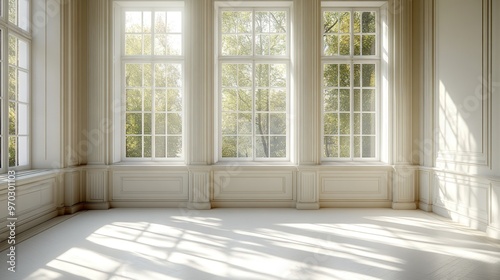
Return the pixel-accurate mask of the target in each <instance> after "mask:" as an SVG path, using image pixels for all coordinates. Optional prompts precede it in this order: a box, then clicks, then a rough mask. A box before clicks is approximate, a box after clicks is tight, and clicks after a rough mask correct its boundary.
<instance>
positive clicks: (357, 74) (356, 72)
mask: <svg viewBox="0 0 500 280" xmlns="http://www.w3.org/2000/svg"><path fill="white" fill-rule="evenodd" d="M360 81H361V65H360V64H354V86H355V87H359V86H360V84H361V82H360Z"/></svg>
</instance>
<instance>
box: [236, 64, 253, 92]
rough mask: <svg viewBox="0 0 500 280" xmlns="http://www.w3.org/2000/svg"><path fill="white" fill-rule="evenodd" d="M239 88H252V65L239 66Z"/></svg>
mask: <svg viewBox="0 0 500 280" xmlns="http://www.w3.org/2000/svg"><path fill="white" fill-rule="evenodd" d="M238 86H239V87H251V86H252V65H251V64H238Z"/></svg>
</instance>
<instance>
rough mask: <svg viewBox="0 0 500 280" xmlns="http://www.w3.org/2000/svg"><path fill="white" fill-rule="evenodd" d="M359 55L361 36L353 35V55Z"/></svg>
mask: <svg viewBox="0 0 500 280" xmlns="http://www.w3.org/2000/svg"><path fill="white" fill-rule="evenodd" d="M363 47H364V46H363ZM363 50H364V49H363ZM360 54H361V36H360V35H354V55H360ZM363 54H365V53H363Z"/></svg>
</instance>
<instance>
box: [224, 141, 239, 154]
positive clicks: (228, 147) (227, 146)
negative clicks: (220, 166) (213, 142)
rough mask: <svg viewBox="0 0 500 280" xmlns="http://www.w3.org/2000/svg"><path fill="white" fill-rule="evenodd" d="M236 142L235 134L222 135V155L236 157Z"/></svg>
mask: <svg viewBox="0 0 500 280" xmlns="http://www.w3.org/2000/svg"><path fill="white" fill-rule="evenodd" d="M237 143H238V142H237V137H236V136H222V157H236V155H237Z"/></svg>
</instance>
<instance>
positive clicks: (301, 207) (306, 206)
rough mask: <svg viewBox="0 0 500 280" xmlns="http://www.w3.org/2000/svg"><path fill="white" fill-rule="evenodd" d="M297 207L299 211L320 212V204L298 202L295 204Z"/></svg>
mask: <svg viewBox="0 0 500 280" xmlns="http://www.w3.org/2000/svg"><path fill="white" fill-rule="evenodd" d="M295 207H296V208H297V210H318V209H319V208H320V206H319V203H318V202H312V203H304V202H297V203H296V204H295Z"/></svg>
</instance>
